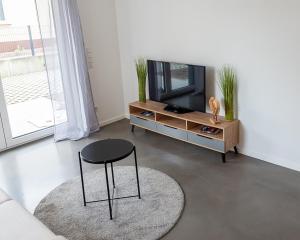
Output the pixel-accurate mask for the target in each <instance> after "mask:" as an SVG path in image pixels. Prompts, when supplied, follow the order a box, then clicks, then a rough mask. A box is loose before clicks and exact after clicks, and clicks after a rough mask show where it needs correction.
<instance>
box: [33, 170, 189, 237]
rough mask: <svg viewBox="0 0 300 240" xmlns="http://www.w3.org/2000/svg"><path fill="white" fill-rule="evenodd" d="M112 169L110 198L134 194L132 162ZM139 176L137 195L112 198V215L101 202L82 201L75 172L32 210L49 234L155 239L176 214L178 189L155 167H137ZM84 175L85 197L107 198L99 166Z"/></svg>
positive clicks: (181, 199)
mask: <svg viewBox="0 0 300 240" xmlns="http://www.w3.org/2000/svg"><path fill="white" fill-rule="evenodd" d="M109 170H110V169H109ZM109 173H110V171H109ZM114 173H115V174H114V175H115V183H116V189H115V195H114V197H121V196H128V195H135V194H137V185H136V177H135V168H134V167H131V166H126V167H114ZM139 178H140V188H141V197H142V199H138V198H137V197H136V198H127V199H120V200H114V201H113V220H110V219H109V210H108V202H106V201H105V202H97V203H88V204H87V206H86V207H84V206H83V200H82V192H81V183H80V177H76V178H74V179H72V180H70V181H67V182H65V183H63V184H62V185H60V186H58V187H57V188H55V189H54V190H53V191H52V192H50V193H49V194H48V195H47V196H46V197H45V198H44V199H43V200H42V201H41V202H40V203H39V205H38V206H37V208H36V210H35V212H34V215H35V216H36V217H37V218H38V219H40V220H41V221H42V222H43V223H44V224H45V225H46V226H48V227H49V228H50V229H51V230H52V231H53V232H54V233H55V234H57V235H63V236H65V237H66V238H68V239H70V240H96V239H97V240H102V239H103V240H104V239H105V240H107V239H114V240H119V239H122V240H126V239H128V240H129V239H135V240H137V239H145V240H154V239H159V238H161V237H162V236H164V235H165V234H166V233H168V232H169V231H170V230H171V228H172V227H173V226H174V225H175V224H176V222H177V221H178V219H179V218H180V216H181V213H182V210H183V207H184V193H183V191H182V189H181V188H180V186H179V185H178V183H177V182H176V181H175V180H174V179H172V178H171V177H169V176H168V175H166V174H164V173H162V172H160V171H157V170H153V169H150V168H143V167H140V168H139ZM84 180H85V190H86V197H87V201H92V200H97V199H105V198H107V192H106V183H105V173H104V169H98V170H95V171H91V172H86V173H84ZM110 184H111V185H112V180H111V178H110ZM111 191H112V189H111Z"/></svg>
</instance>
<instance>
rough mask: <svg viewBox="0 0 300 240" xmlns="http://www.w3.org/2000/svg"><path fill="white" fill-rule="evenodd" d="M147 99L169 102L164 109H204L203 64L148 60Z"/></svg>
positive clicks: (186, 110) (181, 111) (176, 110)
mask: <svg viewBox="0 0 300 240" xmlns="http://www.w3.org/2000/svg"><path fill="white" fill-rule="evenodd" d="M148 79H149V96H150V100H153V101H158V102H163V103H166V104H167V105H168V107H167V108H166V110H170V111H174V112H178V113H184V112H189V111H200V112H205V107H206V96H205V67H204V66H197V65H191V64H182V63H172V62H162V61H153V60H148Z"/></svg>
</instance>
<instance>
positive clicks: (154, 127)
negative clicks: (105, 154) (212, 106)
mask: <svg viewBox="0 0 300 240" xmlns="http://www.w3.org/2000/svg"><path fill="white" fill-rule="evenodd" d="M165 106H166V104H163V103H159V102H154V101H150V100H147V102H146V103H143V102H133V103H130V104H129V113H130V124H131V125H132V128H131V130H132V132H133V131H134V126H138V127H141V128H144V129H148V130H150V131H154V132H157V133H160V134H163V135H167V136H169V137H173V138H176V139H179V140H182V141H185V142H188V143H192V144H195V145H198V146H201V147H205V148H208V149H211V150H214V151H217V152H220V153H221V154H222V161H223V162H224V163H225V162H226V158H225V154H226V153H227V152H228V151H230V150H231V149H234V151H235V153H237V148H236V146H237V145H238V142H239V121H238V120H234V121H224V120H223V119H222V118H221V123H219V124H217V125H214V124H212V123H211V122H210V121H209V119H210V118H211V117H212V115H211V114H209V113H201V112H190V113H184V114H176V113H172V112H167V111H165V110H164V108H165ZM144 111H151V112H152V113H153V115H151V116H144V115H143V114H142V112H144ZM203 126H210V127H214V128H218V129H220V132H219V133H218V134H207V133H204V132H202V131H201V129H200V128H201V127H203Z"/></svg>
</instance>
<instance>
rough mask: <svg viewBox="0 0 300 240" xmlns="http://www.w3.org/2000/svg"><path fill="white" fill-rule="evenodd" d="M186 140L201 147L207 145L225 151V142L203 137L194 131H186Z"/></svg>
mask: <svg viewBox="0 0 300 240" xmlns="http://www.w3.org/2000/svg"><path fill="white" fill-rule="evenodd" d="M188 141H189V142H191V143H194V144H197V145H200V146H203V147H207V148H210V149H213V150H216V151H218V152H225V143H224V142H223V141H221V140H216V139H212V138H208V137H203V136H200V135H197V134H194V133H191V132H189V133H188Z"/></svg>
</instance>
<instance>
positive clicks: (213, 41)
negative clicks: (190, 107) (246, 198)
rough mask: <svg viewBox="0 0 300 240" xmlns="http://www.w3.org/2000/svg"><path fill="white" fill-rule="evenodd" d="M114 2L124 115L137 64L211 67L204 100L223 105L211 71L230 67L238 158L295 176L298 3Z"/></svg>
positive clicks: (299, 164) (299, 99) (298, 156)
mask: <svg viewBox="0 0 300 240" xmlns="http://www.w3.org/2000/svg"><path fill="white" fill-rule="evenodd" d="M115 2H116V11H117V23H118V34H119V45H120V57H121V68H122V81H123V86H124V107H125V109H127V104H128V103H129V102H131V101H135V100H137V80H136V76H135V72H134V64H133V62H134V59H135V58H136V57H138V56H144V57H146V58H153V59H162V60H171V61H177V62H183V63H194V64H203V65H206V66H208V76H207V77H208V79H207V86H208V90H207V95H208V97H209V96H210V95H217V96H218V97H220V94H219V91H218V89H217V87H216V82H215V79H216V78H215V71H216V69H219V68H220V67H221V66H222V65H223V64H231V65H232V66H234V67H235V69H236V71H237V75H238V85H239V86H238V118H239V119H240V120H241V128H240V150H241V151H242V153H244V154H247V155H250V156H253V157H257V158H260V159H263V160H266V161H270V162H273V163H276V164H279V165H282V166H287V167H290V168H294V169H297V170H300V145H299V144H300V141H299V136H300V130H299V127H298V125H299V124H298V121H299V119H300V114H299V103H300V94H299V92H300V72H299V69H300V44H299V43H300V30H299V29H300V14H299V9H300V1H298V0H285V1H282V0H266V1H261V0H247V1H246V0H244V1H241V0H151V1H149V0H115ZM127 113H128V112H127Z"/></svg>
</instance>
